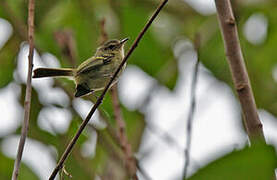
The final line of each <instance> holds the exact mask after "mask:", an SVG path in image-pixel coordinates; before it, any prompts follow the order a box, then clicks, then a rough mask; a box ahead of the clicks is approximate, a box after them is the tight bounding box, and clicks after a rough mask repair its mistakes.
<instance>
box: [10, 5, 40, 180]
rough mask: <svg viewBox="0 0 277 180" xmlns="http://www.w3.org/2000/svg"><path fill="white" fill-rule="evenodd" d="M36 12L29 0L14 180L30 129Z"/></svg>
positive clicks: (14, 179)
mask: <svg viewBox="0 0 277 180" xmlns="http://www.w3.org/2000/svg"><path fill="white" fill-rule="evenodd" d="M34 12H35V0H29V5H28V41H29V55H28V60H29V64H28V77H27V84H26V96H25V102H24V121H23V125H22V130H21V136H20V141H19V145H18V149H17V156H16V159H15V162H14V169H13V174H12V179H13V180H16V179H17V178H18V174H19V168H20V163H21V159H22V154H23V150H24V145H25V141H26V137H27V133H28V128H29V119H30V109H31V97H32V71H33V57H34Z"/></svg>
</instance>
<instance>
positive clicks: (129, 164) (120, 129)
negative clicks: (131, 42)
mask: <svg viewBox="0 0 277 180" xmlns="http://www.w3.org/2000/svg"><path fill="white" fill-rule="evenodd" d="M100 32H101V35H100V44H103V43H104V42H105V41H107V40H108V34H107V32H106V30H105V19H103V20H102V21H101V22H100ZM111 95H112V105H113V109H114V115H115V121H116V124H117V135H118V140H119V143H120V147H121V149H122V151H123V153H124V155H125V157H124V158H125V166H126V168H127V172H128V174H129V176H130V177H133V178H134V179H138V177H137V175H136V171H137V168H136V161H135V159H134V157H133V153H132V147H131V145H130V144H129V142H128V138H127V136H126V132H125V122H124V120H123V117H122V113H121V109H120V103H119V99H118V92H117V85H116V84H115V85H114V86H113V87H112V88H111Z"/></svg>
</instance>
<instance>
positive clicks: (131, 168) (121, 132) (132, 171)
mask: <svg viewBox="0 0 277 180" xmlns="http://www.w3.org/2000/svg"><path fill="white" fill-rule="evenodd" d="M111 93H112V103H113V109H114V115H115V121H116V124H117V128H118V129H117V134H118V139H119V143H120V146H121V149H122V151H123V152H124V155H125V165H126V168H127V170H128V174H129V176H130V177H132V178H133V179H138V177H137V175H136V171H137V167H136V160H135V159H134V156H133V153H132V147H131V144H130V143H129V142H128V138H127V135H126V128H125V122H124V120H123V117H122V113H121V109H120V103H119V99H118V92H117V86H116V85H114V86H113V87H112V89H111Z"/></svg>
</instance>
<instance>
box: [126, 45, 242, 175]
mask: <svg viewBox="0 0 277 180" xmlns="http://www.w3.org/2000/svg"><path fill="white" fill-rule="evenodd" d="M178 44H179V45H178V46H179V49H177V50H176V51H175V53H174V54H175V55H176V56H178V57H180V61H178V62H179V70H180V76H179V78H178V81H177V84H176V87H175V89H174V90H173V91H170V90H168V89H167V88H166V87H159V88H157V89H155V90H153V89H147V88H145V89H142V90H141V92H140V96H138V95H137V94H138V93H137V92H136V89H139V88H141V87H148V86H149V85H148V84H149V83H148V79H149V78H150V77H147V74H145V75H144V76H140V75H137V74H140V73H137V72H140V71H138V70H137V69H132V68H130V69H129V71H130V72H128V73H126V74H127V75H126V76H125V77H124V78H122V82H121V83H122V84H124V86H122V87H121V88H122V89H121V93H126V92H132V93H133V96H134V98H133V97H132V95H131V94H132V93H130V94H126V95H125V96H123V97H125V98H123V97H122V98H121V100H122V102H123V104H125V105H126V106H127V107H129V106H130V105H131V108H137V107H139V106H132V103H134V104H136V103H137V102H138V101H140V99H144V97H145V96H146V94H148V93H149V91H155V92H154V93H152V94H153V96H152V99H151V100H150V103H149V104H148V106H147V108H146V109H145V116H146V121H147V122H148V123H151V124H152V126H154V127H155V126H156V127H157V128H158V129H160V130H162V131H164V132H167V133H168V134H169V135H170V136H171V137H172V138H174V140H175V142H177V143H178V145H179V147H181V148H184V147H185V142H186V138H187V136H186V121H187V116H188V111H189V106H190V104H189V103H190V98H191V97H190V91H191V89H190V88H191V79H192V70H193V69H194V66H195V62H196V53H195V52H194V50H193V49H192V45H191V43H190V42H186V41H185V40H182V41H179V42H178ZM131 74H133V75H131ZM142 74H143V73H142ZM150 79H151V78H150ZM125 81H127V82H136V83H126V82H125ZM131 89H132V90H133V91H131ZM134 94H135V95H134ZM196 101H197V102H196V112H195V116H194V120H193V121H194V123H193V134H192V149H191V156H190V157H191V166H189V174H192V173H193V172H195V171H196V170H197V169H198V168H199V167H202V166H204V165H205V164H207V163H209V162H210V161H211V160H213V159H214V158H217V157H219V156H221V155H224V154H225V153H227V152H230V151H232V150H233V149H234V148H241V147H242V146H244V145H245V143H246V141H247V137H246V134H245V133H244V132H243V129H242V123H241V122H240V119H241V118H240V110H239V104H238V103H237V102H236V100H235V97H234V96H233V94H232V91H231V89H230V88H229V87H228V86H227V85H225V84H224V83H222V82H219V81H218V80H217V79H215V78H214V77H213V76H212V75H211V73H210V72H209V71H208V70H207V69H206V68H205V67H204V66H203V65H202V64H200V67H199V76H198V84H197V90H196ZM226 132H228V133H226ZM149 150H150V152H149V153H148V151H149ZM151 152H152V153H151ZM145 153H146V157H145V158H143V159H142V160H141V161H140V162H141V163H142V165H143V168H144V169H145V170H147V173H148V174H149V175H150V176H151V178H153V179H154V180H156V179H159V180H167V179H180V178H181V173H182V170H183V166H184V155H183V152H182V151H180V150H177V151H176V149H174V147H173V146H172V145H170V144H167V143H165V142H164V141H163V140H161V139H160V138H158V137H157V136H155V135H153V132H149V129H147V130H146V131H145V132H144V135H143V139H142V146H141V147H140V150H139V152H138V157H140V156H143V155H144V154H145Z"/></svg>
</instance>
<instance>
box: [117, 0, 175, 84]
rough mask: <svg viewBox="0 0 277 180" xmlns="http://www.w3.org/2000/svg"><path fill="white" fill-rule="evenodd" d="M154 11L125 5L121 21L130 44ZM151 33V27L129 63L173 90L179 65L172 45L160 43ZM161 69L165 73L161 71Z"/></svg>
mask: <svg viewBox="0 0 277 180" xmlns="http://www.w3.org/2000/svg"><path fill="white" fill-rule="evenodd" d="M153 11H154V8H153V9H146V8H144V7H143V6H136V5H135V4H131V3H124V8H122V11H121V16H120V17H121V19H120V21H121V24H122V32H123V34H126V35H125V36H129V37H130V42H132V41H134V40H135V38H136V37H137V35H138V34H139V32H140V31H141V29H142V28H143V26H144V25H145V24H146V22H147V20H148V19H149V17H150V14H152V13H153ZM150 31H151V27H150V29H149V30H148V31H147V32H146V33H145V35H144V36H143V38H142V39H141V41H140V43H139V46H138V47H137V48H136V50H135V51H134V53H133V54H132V56H131V57H130V60H129V63H130V64H135V65H137V66H139V67H140V68H142V70H143V71H145V72H146V73H148V74H149V75H151V76H153V77H154V78H156V79H157V80H158V81H159V82H160V83H162V84H164V85H166V86H167V87H168V88H170V89H173V88H174V87H175V84H176V80H177V76H178V70H177V63H176V61H175V59H174V58H173V53H172V50H171V44H170V43H168V44H162V43H161V42H158V41H157V39H155V38H154V37H153V35H152V34H151V33H150ZM130 44H131V43H130ZM128 45H129V44H127V47H128ZM129 46H130V45H129ZM169 64H170V66H169ZM161 69H162V70H164V71H161Z"/></svg>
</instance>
